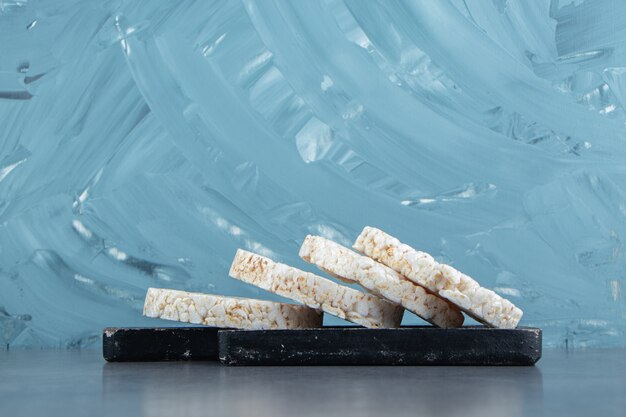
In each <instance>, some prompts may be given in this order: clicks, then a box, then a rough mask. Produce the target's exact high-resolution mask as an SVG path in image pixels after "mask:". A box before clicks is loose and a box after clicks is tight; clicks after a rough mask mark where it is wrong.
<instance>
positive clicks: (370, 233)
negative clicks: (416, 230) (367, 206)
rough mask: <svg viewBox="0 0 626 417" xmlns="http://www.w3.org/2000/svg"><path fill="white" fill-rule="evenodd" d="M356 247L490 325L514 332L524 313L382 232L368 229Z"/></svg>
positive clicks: (463, 275) (360, 236)
mask: <svg viewBox="0 0 626 417" xmlns="http://www.w3.org/2000/svg"><path fill="white" fill-rule="evenodd" d="M353 248H354V249H356V250H357V251H359V252H361V253H363V254H365V255H367V256H369V257H370V258H372V259H374V260H376V261H378V262H380V263H382V264H385V265H386V266H388V267H390V268H391V269H393V270H395V271H396V272H398V273H400V274H402V275H404V276H405V277H407V278H408V279H410V280H411V281H413V282H415V283H416V284H419V285H421V286H423V287H425V288H427V289H429V290H431V291H433V292H434V293H435V294H438V295H439V296H441V297H443V298H445V299H446V300H448V301H450V302H452V303H453V304H455V305H457V306H458V307H459V308H460V309H461V310H462V311H464V312H465V313H467V314H468V315H469V316H471V317H473V318H474V319H476V320H478V321H480V322H481V323H484V324H486V325H488V326H492V327H498V328H503V329H512V328H515V327H516V326H517V324H518V323H519V321H520V319H521V318H522V314H523V313H522V310H520V309H519V308H517V307H516V306H515V305H513V303H511V302H510V301H509V300H506V299H504V298H502V297H500V296H499V295H498V294H496V293H495V292H493V291H491V290H489V289H487V288H484V287H481V286H480V284H478V282H476V281H475V280H474V279H472V278H470V277H469V276H467V275H465V274H463V273H461V272H459V271H457V270H456V269H454V268H453V267H451V266H449V265H445V264H440V263H438V262H437V261H435V260H434V259H433V257H432V256H430V255H429V254H427V253H425V252H420V251H418V250H415V249H413V248H412V247H410V246H408V245H405V244H403V243H401V242H400V241H399V240H398V239H396V238H394V237H393V236H390V235H388V234H387V233H385V232H383V231H382V230H379V229H376V228H373V227H365V228H364V229H363V231H362V232H361V234H360V235H359V237H358V238H357V240H356V242H355V244H354V246H353Z"/></svg>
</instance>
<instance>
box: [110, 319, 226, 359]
mask: <svg viewBox="0 0 626 417" xmlns="http://www.w3.org/2000/svg"><path fill="white" fill-rule="evenodd" d="M218 330H219V329H218V328H214V327H158V328H132V327H131V328H114V327H109V328H106V329H104V330H103V332H102V354H103V356H104V359H106V360H107V361H109V362H129V361H175V360H205V361H216V360H218V355H217V332H218Z"/></svg>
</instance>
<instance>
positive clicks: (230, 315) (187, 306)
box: [143, 288, 323, 330]
mask: <svg viewBox="0 0 626 417" xmlns="http://www.w3.org/2000/svg"><path fill="white" fill-rule="evenodd" d="M143 314H144V316H148V317H153V318H160V319H165V320H174V321H180V322H184V323H194V324H203V325H206V326H213V327H227V328H233V329H253V330H267V329H297V328H313V327H320V326H321V325H322V317H323V316H322V312H321V311H318V310H315V309H312V308H309V307H305V306H301V305H295V304H287V303H277V302H273V301H265V300H254V299H250V298H240V297H224V296H221V295H211V294H200V293H192V292H186V291H178V290H167V289H160V288H149V289H148V293H147V294H146V301H145V304H144V308H143Z"/></svg>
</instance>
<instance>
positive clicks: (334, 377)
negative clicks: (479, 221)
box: [0, 349, 626, 417]
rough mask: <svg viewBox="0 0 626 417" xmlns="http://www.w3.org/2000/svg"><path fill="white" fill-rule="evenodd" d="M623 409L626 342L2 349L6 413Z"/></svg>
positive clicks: (571, 412)
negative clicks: (134, 353)
mask: <svg viewBox="0 0 626 417" xmlns="http://www.w3.org/2000/svg"><path fill="white" fill-rule="evenodd" d="M22 415H24V416H39V415H41V416H43V415H45V416H90V417H91V416H98V415H113V416H116V417H117V416H142V415H146V416H187V415H189V416H192V415H193V416H196V415H203V416H204V415H215V416H230V415H233V416H272V417H279V416H294V417H300V416H317V417H320V416H335V415H337V416H338V415H341V416H413V417H415V416H429V415H437V416H447V415H463V416H465V417H471V416H482V417H487V416H525V415H528V416H538V415H546V416H566V415H567V416H594V417H595V416H597V417H607V416H625V415H626V349H622V350H620V349H612V350H608V349H607V350H580V351H569V352H566V351H564V350H556V349H555V350H544V355H543V358H542V359H541V360H540V361H539V363H538V364H537V366H535V367H240V368H231V367H224V366H220V365H219V364H217V363H210V362H195V363H190V362H170V363H106V362H105V361H104V360H103V359H102V357H101V352H99V351H96V350H83V351H56V350H32V351H5V352H0V416H11V417H13V416H22Z"/></svg>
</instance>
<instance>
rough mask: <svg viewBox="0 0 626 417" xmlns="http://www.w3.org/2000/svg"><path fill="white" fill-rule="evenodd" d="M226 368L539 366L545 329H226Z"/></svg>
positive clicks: (222, 337) (222, 341) (222, 339)
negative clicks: (271, 366) (235, 366)
mask: <svg viewBox="0 0 626 417" xmlns="http://www.w3.org/2000/svg"><path fill="white" fill-rule="evenodd" d="M218 339H219V357H220V360H221V362H222V363H224V364H226V365H273V366H276V365H288V366H290V365H466V366H467V365H534V364H535V362H537V361H538V360H539V358H540V357H541V329H538V328H530V327H520V328H517V329H506V330H505V329H493V328H488V327H484V326H466V327H462V328H458V329H440V328H437V327H433V326H407V327H401V328H398V329H366V328H363V327H324V328H319V329H298V330H247V331H241V330H220V332H219V337H218Z"/></svg>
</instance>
